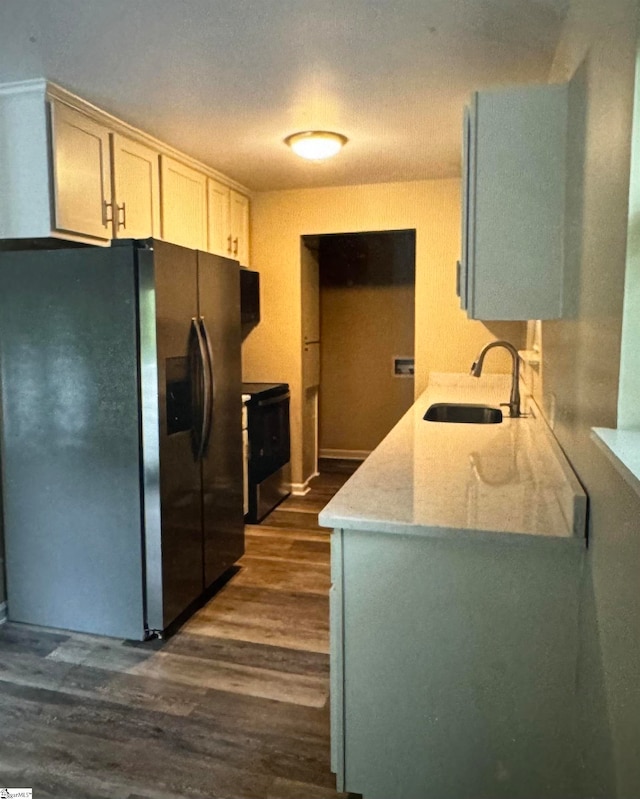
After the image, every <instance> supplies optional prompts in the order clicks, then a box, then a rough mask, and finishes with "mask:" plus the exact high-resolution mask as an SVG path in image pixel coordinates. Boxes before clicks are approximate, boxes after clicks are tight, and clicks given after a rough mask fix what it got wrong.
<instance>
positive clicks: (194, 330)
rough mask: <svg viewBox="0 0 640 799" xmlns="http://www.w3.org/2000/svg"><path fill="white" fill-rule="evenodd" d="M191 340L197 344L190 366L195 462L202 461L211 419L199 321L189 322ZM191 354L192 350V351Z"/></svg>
mask: <svg viewBox="0 0 640 799" xmlns="http://www.w3.org/2000/svg"><path fill="white" fill-rule="evenodd" d="M191 335H192V337H193V338H192V340H193V341H195V343H196V344H197V350H196V352H195V355H196V356H197V361H195V362H194V363H192V365H191V376H192V402H193V404H194V411H195V413H194V420H193V431H192V435H193V454H194V458H195V460H197V461H199V460H202V457H203V455H204V449H205V445H206V440H205V438H206V434H207V426H208V424H209V420H210V418H211V380H210V369H209V359H208V357H207V351H206V346H205V343H204V339H203V337H202V331H201V329H200V323H199V320H198V319H196V318H195V317H194V318H192V320H191ZM192 352H193V350H192Z"/></svg>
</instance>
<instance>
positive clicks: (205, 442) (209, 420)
mask: <svg viewBox="0 0 640 799" xmlns="http://www.w3.org/2000/svg"><path fill="white" fill-rule="evenodd" d="M200 328H201V330H202V338H203V339H204V345H205V351H206V355H207V361H208V365H209V369H208V377H209V409H208V413H206V414H205V419H204V425H203V434H202V455H203V456H204V454H205V452H206V451H207V447H208V446H209V439H210V437H211V428H212V427H213V414H214V413H215V405H216V379H215V372H214V369H213V349H212V348H211V337H210V336H209V331H208V330H207V325H206V323H205V321H204V316H201V317H200Z"/></svg>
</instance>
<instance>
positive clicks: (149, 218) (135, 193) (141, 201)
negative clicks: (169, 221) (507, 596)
mask: <svg viewBox="0 0 640 799" xmlns="http://www.w3.org/2000/svg"><path fill="white" fill-rule="evenodd" d="M111 144H112V149H111V152H112V162H113V214H112V215H113V237H114V238H116V239H146V238H151V237H152V236H158V237H159V236H160V175H159V166H158V153H157V151H156V150H153V149H152V148H151V147H147V146H146V145H144V144H142V143H140V142H138V141H134V140H133V139H128V138H126V137H125V136H122V135H121V134H119V133H113V134H112V135H111Z"/></svg>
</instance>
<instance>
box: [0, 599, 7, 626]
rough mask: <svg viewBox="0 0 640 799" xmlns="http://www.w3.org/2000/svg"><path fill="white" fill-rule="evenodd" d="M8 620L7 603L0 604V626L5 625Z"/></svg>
mask: <svg viewBox="0 0 640 799" xmlns="http://www.w3.org/2000/svg"><path fill="white" fill-rule="evenodd" d="M6 620H7V603H6V602H0V624H4V623H5V621H6Z"/></svg>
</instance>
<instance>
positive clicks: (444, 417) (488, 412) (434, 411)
mask: <svg viewBox="0 0 640 799" xmlns="http://www.w3.org/2000/svg"><path fill="white" fill-rule="evenodd" d="M422 418H423V419H426V420H427V422H457V423H462V424H499V423H500V422H501V421H502V411H501V410H500V409H499V408H491V407H489V406H488V405H465V404H463V403H456V402H451V403H448V402H436V403H434V404H433V405H431V406H429V408H428V409H427V412H426V413H425V415H424V416H423V417H422Z"/></svg>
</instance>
